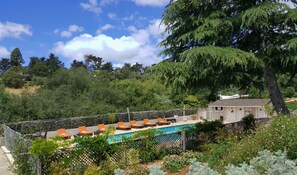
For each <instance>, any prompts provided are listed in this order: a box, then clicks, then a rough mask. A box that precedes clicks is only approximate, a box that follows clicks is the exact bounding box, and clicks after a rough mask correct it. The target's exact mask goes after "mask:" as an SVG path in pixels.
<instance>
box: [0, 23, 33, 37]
mask: <svg viewBox="0 0 297 175" xmlns="http://www.w3.org/2000/svg"><path fill="white" fill-rule="evenodd" d="M22 35H29V36H32V30H31V27H30V26H29V25H27V24H17V23H13V22H5V23H1V22H0V39H2V38H21V36H22Z"/></svg>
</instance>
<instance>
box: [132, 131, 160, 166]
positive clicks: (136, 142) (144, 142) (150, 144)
mask: <svg viewBox="0 0 297 175" xmlns="http://www.w3.org/2000/svg"><path fill="white" fill-rule="evenodd" d="M159 132H160V131H158V130H155V129H147V130H143V131H137V132H135V133H134V134H133V135H132V137H131V138H130V140H132V141H130V147H132V148H136V149H137V150H138V151H139V156H140V158H141V160H142V161H143V162H150V161H153V160H156V159H158V158H160V156H161V155H160V154H159V153H160V149H159V148H158V147H157V146H156V143H157V140H156V134H158V133H159Z"/></svg>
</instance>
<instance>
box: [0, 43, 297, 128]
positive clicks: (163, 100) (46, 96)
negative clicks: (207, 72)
mask: <svg viewBox="0 0 297 175" xmlns="http://www.w3.org/2000/svg"><path fill="white" fill-rule="evenodd" d="M23 63H24V60H23V58H22V54H21V51H20V50H19V49H18V48H16V49H14V50H13V51H12V53H11V56H10V58H2V59H1V61H0V70H1V85H0V113H1V116H0V122H1V123H4V122H15V121H23V120H37V119H52V118H64V117H76V116H87V115H96V114H104V113H113V112H125V111H126V110H127V107H129V109H130V111H141V110H162V109H170V108H178V107H184V106H186V107H201V106H205V105H207V104H208V102H209V101H210V100H211V99H213V98H211V97H212V96H213V92H211V90H210V89H208V88H203V87H199V86H197V88H195V89H194V90H188V89H181V88H175V87H174V86H171V85H165V83H164V82H163V81H161V80H159V79H158V78H157V77H158V76H157V75H158V74H159V72H158V71H156V69H154V65H153V66H150V67H144V66H143V65H142V64H139V63H136V64H134V65H131V64H128V63H126V64H125V65H124V66H123V67H121V68H114V67H113V65H112V63H110V62H106V63H105V62H104V60H103V59H102V58H100V57H96V56H93V55H86V56H85V61H84V62H83V61H76V60H74V61H73V63H72V64H71V67H70V68H65V67H64V64H63V63H62V62H61V61H60V60H59V58H58V57H57V56H55V55H54V54H50V55H49V56H48V57H42V58H38V57H31V58H30V62H29V63H28V66H22V65H23ZM278 79H279V82H280V86H281V88H282V92H283V95H284V96H286V97H292V96H294V95H295V89H296V86H295V85H296V83H295V82H296V78H295V77H291V76H287V75H286V74H280V75H279V76H278ZM258 85H259V86H252V87H250V88H247V89H244V90H242V89H239V88H237V87H236V86H230V87H227V88H224V89H220V91H216V94H219V93H224V94H230V95H231V94H234V93H249V94H250V95H251V97H255V98H259V97H268V93H267V91H266V89H265V86H264V83H263V82H262V84H261V83H259V84H258ZM8 88H10V89H11V88H26V89H30V88H35V89H37V91H36V92H34V93H21V94H20V93H19V94H13V93H9V92H10V91H9V89H8Z"/></svg>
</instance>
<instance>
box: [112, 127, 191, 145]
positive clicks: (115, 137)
mask: <svg viewBox="0 0 297 175" xmlns="http://www.w3.org/2000/svg"><path fill="white" fill-rule="evenodd" d="M192 126H194V124H184V125H176V126H168V127H163V128H152V129H156V130H159V131H161V132H163V133H164V134H168V133H175V132H178V131H181V130H186V129H187V128H188V127H192ZM134 133H135V132H129V133H125V134H116V135H113V136H110V137H109V138H108V142H109V143H113V142H120V141H122V137H126V138H129V137H131V136H132V135H133V134H134Z"/></svg>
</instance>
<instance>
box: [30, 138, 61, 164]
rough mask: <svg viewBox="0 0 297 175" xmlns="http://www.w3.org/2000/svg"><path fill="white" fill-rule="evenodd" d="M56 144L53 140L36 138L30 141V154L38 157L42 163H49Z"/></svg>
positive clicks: (56, 146) (56, 147)
mask: <svg viewBox="0 0 297 175" xmlns="http://www.w3.org/2000/svg"><path fill="white" fill-rule="evenodd" d="M58 146H59V145H58V144H57V143H56V142H55V141H53V140H46V139H41V138H37V139H36V140H34V141H33V143H32V146H31V148H30V154H31V155H33V156H34V157H36V158H38V159H39V160H40V161H41V162H42V163H49V162H50V161H51V156H53V154H54V153H55V152H56V151H57V149H58Z"/></svg>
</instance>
